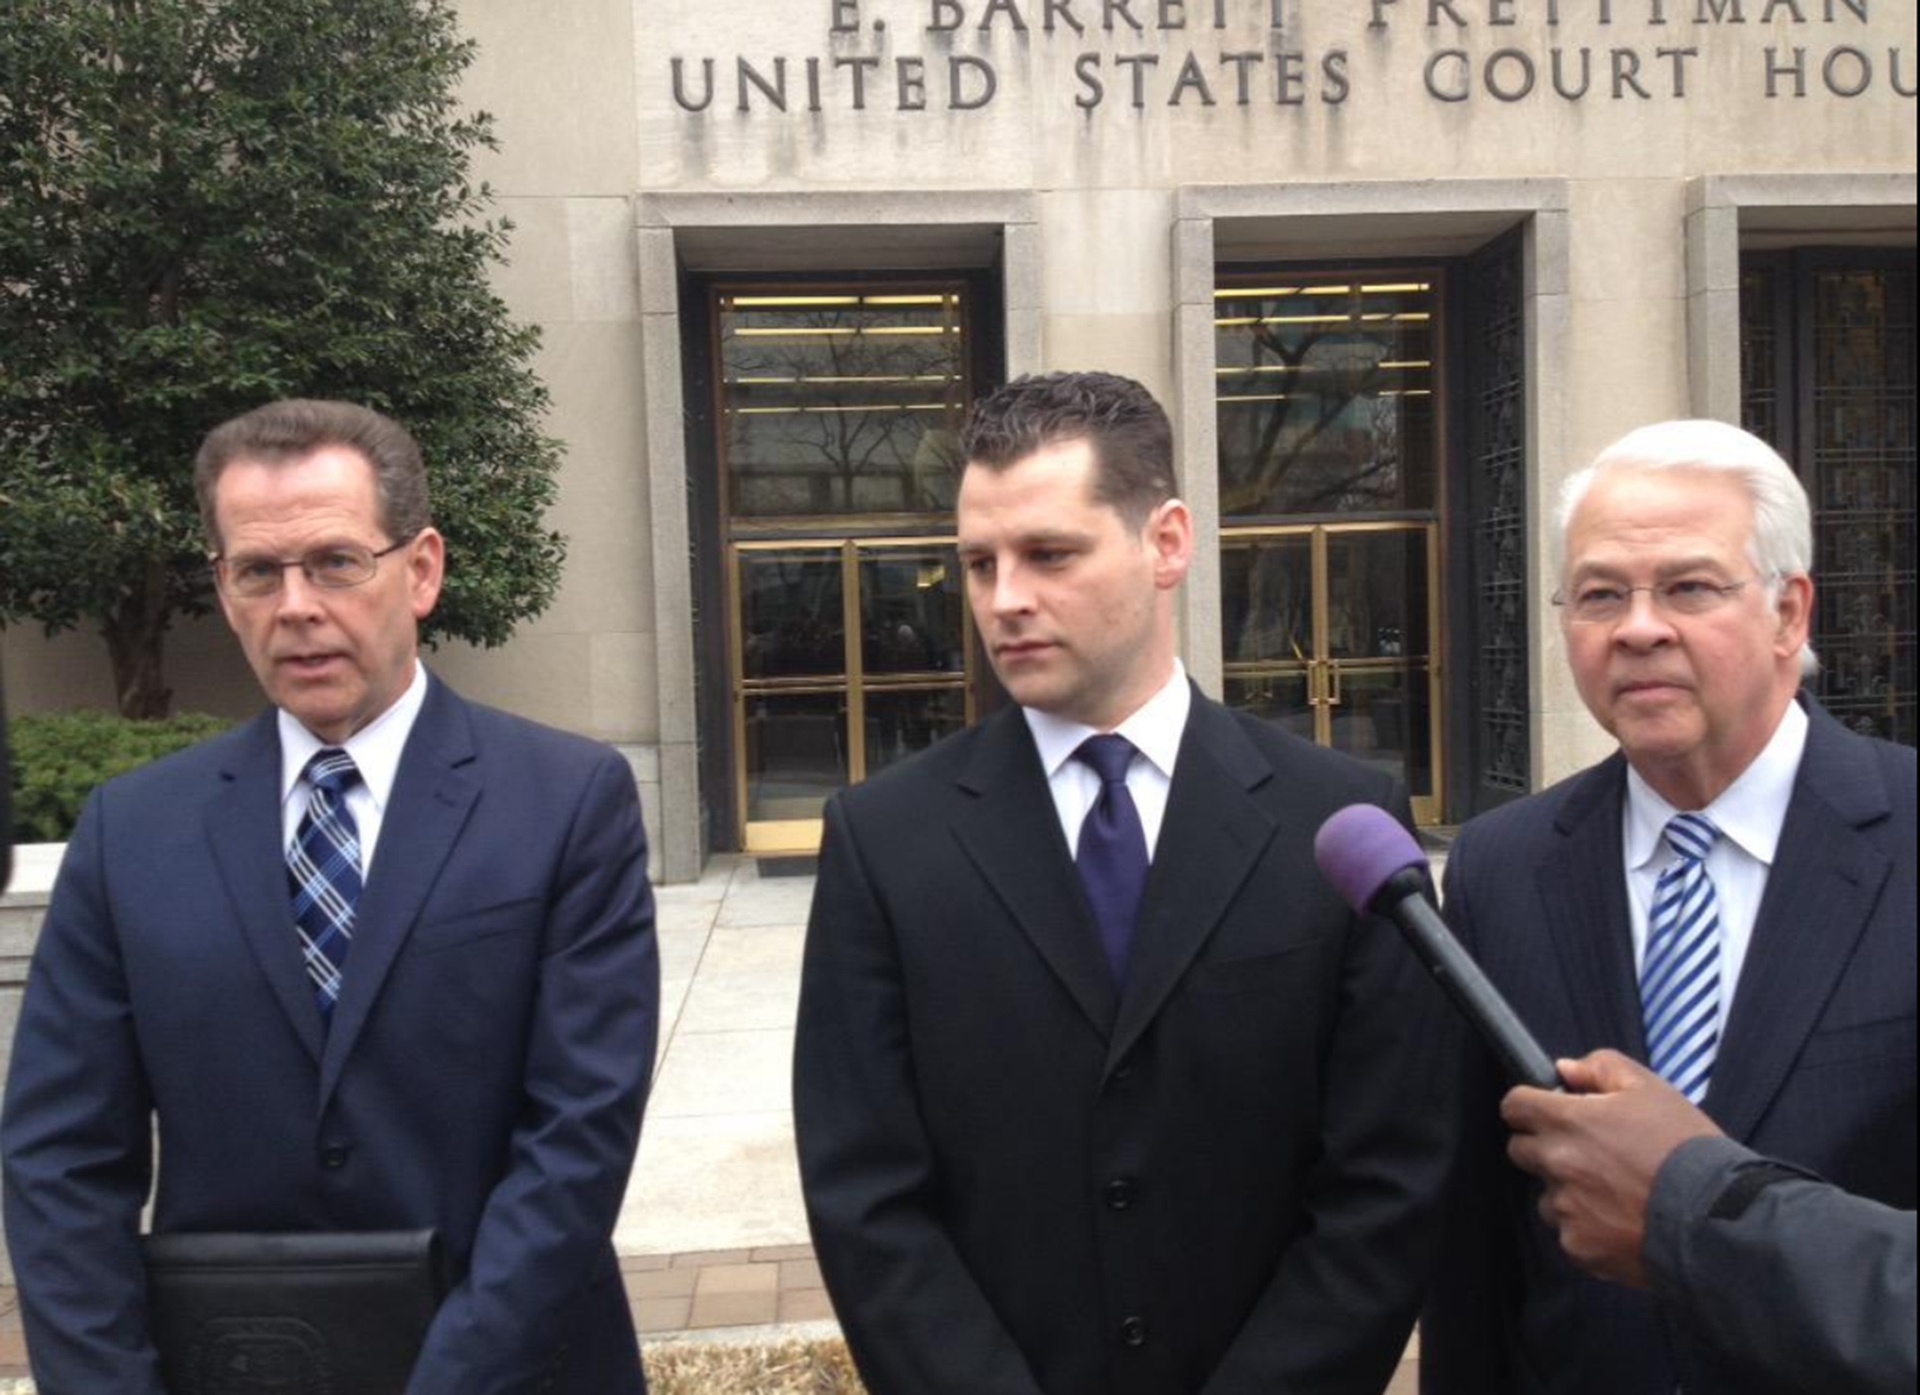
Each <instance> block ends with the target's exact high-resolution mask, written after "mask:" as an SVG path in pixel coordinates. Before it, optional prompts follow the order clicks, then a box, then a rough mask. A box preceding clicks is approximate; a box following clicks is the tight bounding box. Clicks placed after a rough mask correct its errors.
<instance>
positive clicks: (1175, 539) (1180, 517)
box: [1143, 499, 1193, 591]
mask: <svg viewBox="0 0 1920 1395" xmlns="http://www.w3.org/2000/svg"><path fill="white" fill-rule="evenodd" d="M1143 539H1144V541H1145V543H1146V545H1147V548H1148V549H1149V550H1150V551H1151V552H1152V553H1153V584H1154V585H1155V586H1157V587H1159V588H1160V589H1161V590H1162V591H1171V590H1172V589H1173V588H1174V587H1176V586H1178V585H1179V584H1180V583H1181V582H1182V581H1184V580H1186V576H1187V568H1189V567H1191V566H1192V565H1193V514H1192V512H1191V511H1190V510H1189V509H1188V508H1187V506H1186V505H1185V504H1183V503H1182V502H1181V501H1180V500H1178V499H1168V500H1166V501H1165V502H1163V503H1161V504H1160V505H1158V506H1157V507H1156V508H1155V509H1154V511H1153V512H1152V513H1151V514H1149V515H1148V516H1147V526H1146V528H1145V530H1144V531H1143Z"/></svg>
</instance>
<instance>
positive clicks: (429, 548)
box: [407, 528, 447, 620]
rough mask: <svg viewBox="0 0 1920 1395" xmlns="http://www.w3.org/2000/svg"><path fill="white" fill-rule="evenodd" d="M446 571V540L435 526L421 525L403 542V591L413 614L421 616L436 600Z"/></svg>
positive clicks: (420, 617)
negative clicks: (404, 571)
mask: <svg viewBox="0 0 1920 1395" xmlns="http://www.w3.org/2000/svg"><path fill="white" fill-rule="evenodd" d="M446 575H447V542H446V539H445V538H443V537H441V536H440V530H439V529H438V528H422V529H421V530H420V531H419V533H418V534H416V535H415V537H414V539H413V541H412V542H410V543H408V544H407V593H408V596H409V598H410V600H411V601H412V604H413V618H414V619H415V620H424V619H426V618H427V617H428V616H429V615H431V614H433V608H434V606H436V605H438V604H439V603H440V583H441V582H442V581H444V580H445V579H446Z"/></svg>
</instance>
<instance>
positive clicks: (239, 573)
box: [213, 533, 419, 601]
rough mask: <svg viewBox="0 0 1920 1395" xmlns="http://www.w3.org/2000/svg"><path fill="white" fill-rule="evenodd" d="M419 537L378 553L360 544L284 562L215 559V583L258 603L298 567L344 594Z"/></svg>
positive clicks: (313, 580) (318, 583) (320, 583)
mask: <svg viewBox="0 0 1920 1395" xmlns="http://www.w3.org/2000/svg"><path fill="white" fill-rule="evenodd" d="M418 536H419V535H418V534H417V533H409V534H407V535H406V536H405V537H404V538H401V539H400V540H399V541H397V542H392V543H389V544H387V546H385V547H383V548H381V549H379V550H378V551H377V552H376V551H375V550H374V549H373V548H370V547H362V546H361V545H360V544H358V543H337V544H335V545H334V546H332V547H317V548H315V549H314V550H313V551H312V552H309V553H307V554H306V555H305V556H303V557H294V558H289V559H286V560H282V559H280V558H278V557H215V558H214V559H213V575H214V580H215V581H217V582H218V583H219V584H220V589H221V590H223V591H225V592H226V593H227V594H228V595H230V596H235V597H237V598H239V599H241V600H247V601H257V600H262V599H264V598H265V597H268V596H272V595H275V594H277V593H278V592H279V590H280V588H281V586H282V585H284V584H285V582H286V575H287V568H288V567H298V568H299V569H300V573H301V575H303V576H305V577H306V579H307V580H308V581H309V582H311V583H312V584H313V585H315V586H318V587H321V588H322V589H324V590H327V591H344V590H346V589H347V588H348V587H350V586H363V585H365V584H366V583H367V582H369V581H371V580H373V574H374V573H375V572H377V571H379V570H380V559H381V558H382V557H385V556H386V555H387V554H388V553H391V552H398V551H399V550H400V549H401V548H403V547H405V546H406V545H407V544H408V543H410V542H412V541H413V540H414V538H416V537H418Z"/></svg>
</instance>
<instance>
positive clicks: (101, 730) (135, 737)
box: [8, 712, 233, 843]
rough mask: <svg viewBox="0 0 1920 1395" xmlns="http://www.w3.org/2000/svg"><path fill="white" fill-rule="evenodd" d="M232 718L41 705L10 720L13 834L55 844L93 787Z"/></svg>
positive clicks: (219, 729)
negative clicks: (141, 718) (136, 717)
mask: <svg viewBox="0 0 1920 1395" xmlns="http://www.w3.org/2000/svg"><path fill="white" fill-rule="evenodd" d="M232 725H233V723H231V722H229V721H227V720H226V719H225V718H222V717H210V716H208V715H207V714H206V713H204V712H182V713H180V714H178V715H177V716H173V717H167V718H163V719H162V720H160V721H153V722H132V721H128V720H127V719H126V718H124V717H121V716H118V715H117V714H115V713H112V712H40V713H26V714H22V715H20V716H16V717H14V718H12V719H11V721H10V722H9V723H8V732H9V737H10V740H11V741H12V746H13V836H14V838H15V839H17V840H18V841H20V842H23V843H60V842H64V841H66V838H67V836H68V835H69V834H70V833H72V832H73V825H74V823H75V822H76V821H77V820H78V819H79V817H80V809H81V806H83V805H84V804H85V803H86V802H87V796H88V795H89V794H91V793H93V787H94V786H95V785H98V784H102V783H104V782H105V781H108V780H111V779H112V778H113V777H114V776H116V775H119V774H122V773H124V772H126V771H128V770H133V769H135V768H137V767H139V766H142V765H145V764H146V763H147V762H148V761H152V760H158V759H159V758H160V757H161V756H164V755H167V754H169V753H170V752H173V751H178V750H180V749H181V748H182V747H186V746H191V745H193V744H194V742H196V741H204V740H206V739H207V738H208V737H209V736H214V735H217V734H218V733H220V732H223V731H225V730H226V729H227V728H228V727H230V726H232Z"/></svg>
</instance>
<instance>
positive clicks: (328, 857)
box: [287, 747, 362, 1021]
mask: <svg viewBox="0 0 1920 1395" xmlns="http://www.w3.org/2000/svg"><path fill="white" fill-rule="evenodd" d="M359 779H360V771H359V769H358V768H357V767H356V766H355V765H354V763H353V757H352V756H350V755H348V754H347V753H346V752H345V751H341V750H337V749H335V748H333V747H328V748H326V749H324V750H320V751H316V752H314V756H313V759H312V760H310V761H308V762H307V769H306V780H307V784H308V785H309V786H310V787H311V792H310V793H309V794H308V796H307V812H306V814H305V815H304V816H302V818H301V820H300V828H299V830H298V831H297V832H296V833H295V834H294V838H293V845H292V846H291V847H289V848H288V849H287V881H288V884H289V885H290V887H291V888H292V892H293V923H294V924H295V925H296V926H297V927H298V928H299V931H300V952H301V956H302V957H303V958H304V959H305V960H306V965H307V977H308V978H310V979H312V980H313V994H314V1001H315V1002H316V1003H317V1004H318V1005H319V1008H320V1017H321V1019H322V1020H323V1021H330V1020H331V1019H332V1017H333V1005H334V1003H335V1002H337V1001H338V1000H339V998H340V983H341V978H340V975H341V971H342V970H343V969H344V968H345V967H346V963H347V952H348V951H349V950H350V949H352V947H353V920H354V915H355V913H356V912H357V911H358V909H359V906H360V885H361V872H360V869H361V866H362V858H361V856H360V830H359V828H358V827H357V826H356V825H355V824H354V821H353V812H352V811H351V810H350V809H348V808H347V791H348V790H349V789H350V788H352V787H353V786H354V785H355V784H357V783H358V782H359Z"/></svg>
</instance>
